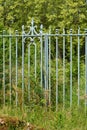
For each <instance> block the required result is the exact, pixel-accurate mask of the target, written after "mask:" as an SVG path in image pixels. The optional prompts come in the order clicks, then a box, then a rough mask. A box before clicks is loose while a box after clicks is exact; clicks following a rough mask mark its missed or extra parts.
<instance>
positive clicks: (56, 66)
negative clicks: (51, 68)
mask: <svg viewBox="0 0 87 130" xmlns="http://www.w3.org/2000/svg"><path fill="white" fill-rule="evenodd" d="M56 34H58V29H56ZM57 110H58V36H56V111H57Z"/></svg>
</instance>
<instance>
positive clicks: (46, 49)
mask: <svg viewBox="0 0 87 130" xmlns="http://www.w3.org/2000/svg"><path fill="white" fill-rule="evenodd" d="M45 90H48V36H47V35H45Z"/></svg>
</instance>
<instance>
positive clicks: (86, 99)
mask: <svg viewBox="0 0 87 130" xmlns="http://www.w3.org/2000/svg"><path fill="white" fill-rule="evenodd" d="M86 107H87V29H86V30H85V110H86Z"/></svg>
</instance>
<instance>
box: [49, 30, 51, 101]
mask: <svg viewBox="0 0 87 130" xmlns="http://www.w3.org/2000/svg"><path fill="white" fill-rule="evenodd" d="M50 33H51V30H50V31H49V34H50ZM49 103H51V37H50V36H49Z"/></svg>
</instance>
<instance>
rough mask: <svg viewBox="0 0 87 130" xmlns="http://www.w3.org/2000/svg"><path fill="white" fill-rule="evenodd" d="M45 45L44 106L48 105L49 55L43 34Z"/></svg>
mask: <svg viewBox="0 0 87 130" xmlns="http://www.w3.org/2000/svg"><path fill="white" fill-rule="evenodd" d="M44 38H45V43H44V44H45V45H44V56H45V57H44V58H45V59H44V63H45V75H44V77H45V81H44V82H45V100H46V106H48V105H49V87H48V86H49V82H48V76H49V55H48V51H49V48H48V35H47V34H46V35H45V37H44Z"/></svg>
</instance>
